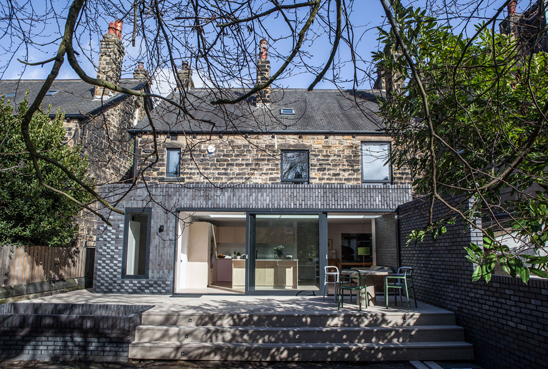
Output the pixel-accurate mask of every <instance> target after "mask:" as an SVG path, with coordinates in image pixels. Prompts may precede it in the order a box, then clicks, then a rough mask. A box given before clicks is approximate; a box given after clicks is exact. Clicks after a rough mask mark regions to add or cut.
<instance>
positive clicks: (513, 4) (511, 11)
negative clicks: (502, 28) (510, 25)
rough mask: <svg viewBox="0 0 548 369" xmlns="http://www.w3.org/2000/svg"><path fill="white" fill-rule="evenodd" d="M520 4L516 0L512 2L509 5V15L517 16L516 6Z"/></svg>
mask: <svg viewBox="0 0 548 369" xmlns="http://www.w3.org/2000/svg"><path fill="white" fill-rule="evenodd" d="M517 4H518V2H517V1H516V0H514V1H510V2H509V3H508V15H516V14H518V12H517V11H516V5H517Z"/></svg>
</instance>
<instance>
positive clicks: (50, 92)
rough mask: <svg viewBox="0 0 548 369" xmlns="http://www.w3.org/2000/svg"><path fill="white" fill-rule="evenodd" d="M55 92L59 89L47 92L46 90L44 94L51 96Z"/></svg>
mask: <svg viewBox="0 0 548 369" xmlns="http://www.w3.org/2000/svg"><path fill="white" fill-rule="evenodd" d="M57 93H59V90H49V91H48V92H46V96H53V95H55V94H57Z"/></svg>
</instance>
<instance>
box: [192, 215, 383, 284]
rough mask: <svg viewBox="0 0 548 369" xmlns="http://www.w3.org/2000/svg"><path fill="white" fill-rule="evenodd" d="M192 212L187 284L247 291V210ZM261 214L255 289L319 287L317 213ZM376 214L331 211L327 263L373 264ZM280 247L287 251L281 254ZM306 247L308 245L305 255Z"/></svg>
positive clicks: (346, 266) (336, 264) (338, 264)
mask: <svg viewBox="0 0 548 369" xmlns="http://www.w3.org/2000/svg"><path fill="white" fill-rule="evenodd" d="M189 215H190V216H189V217H188V219H187V220H186V222H187V227H188V228H187V229H188V234H189V238H188V240H189V243H188V252H187V256H188V262H187V263H188V264H187V267H186V274H187V276H188V281H187V285H186V288H187V289H189V290H192V289H196V288H202V289H204V288H207V289H214V290H216V292H222V291H226V292H232V293H243V292H244V291H245V274H246V270H245V267H246V265H245V263H246V258H247V255H246V214H245V213H243V212H195V213H189ZM257 217H258V218H257V225H256V228H255V230H256V232H255V237H256V251H255V252H256V255H255V256H256V261H255V286H253V288H252V289H255V290H271V289H283V290H317V289H318V288H319V283H320V281H319V255H318V250H319V249H318V247H317V244H318V243H319V241H318V238H317V237H315V238H314V239H311V238H310V235H311V234H312V235H314V233H315V234H316V235H318V231H317V226H316V225H315V224H316V223H317V222H318V221H317V217H316V219H315V220H314V219H308V220H307V219H304V220H305V221H308V223H306V222H304V223H303V219H296V218H306V216H302V215H301V216H287V215H280V216H264V217H265V218H271V219H262V220H260V219H259V216H257ZM284 217H288V218H285V219H284ZM310 217H313V216H310ZM374 218H375V216H374V215H363V214H361V215H360V214H341V213H333V214H331V213H330V214H328V265H333V266H337V267H338V268H339V270H341V269H344V268H352V267H357V266H364V267H367V266H370V265H372V264H373V260H374ZM265 222H266V223H265ZM307 224H308V225H307ZM311 227H312V228H311ZM303 237H304V238H303ZM299 245H301V246H299ZM302 245H305V246H302ZM280 246H282V247H281V249H282V250H281V253H278V252H279V251H280V250H279V249H280ZM311 247H312V248H311ZM304 248H307V254H306V255H305V254H304V253H303V250H304ZM276 249H278V250H276ZM299 250H300V251H299ZM311 250H312V251H311ZM303 255H305V256H303ZM211 292H214V291H211Z"/></svg>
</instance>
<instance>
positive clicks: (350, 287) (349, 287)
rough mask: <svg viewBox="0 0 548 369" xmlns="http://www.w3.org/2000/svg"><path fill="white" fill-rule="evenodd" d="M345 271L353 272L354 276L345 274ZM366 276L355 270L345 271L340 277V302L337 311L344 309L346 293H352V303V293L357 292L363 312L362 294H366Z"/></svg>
mask: <svg viewBox="0 0 548 369" xmlns="http://www.w3.org/2000/svg"><path fill="white" fill-rule="evenodd" d="M345 271H352V272H353V274H352V275H347V274H343V272H345ZM365 279H366V275H365V274H364V275H362V274H361V273H360V271H359V270H355V269H346V270H345V269H343V270H341V274H340V277H339V287H338V290H339V302H338V304H337V310H340V309H341V307H344V291H350V302H352V291H357V297H356V299H357V300H358V304H359V310H360V311H361V310H362V298H361V292H362V290H364V292H365V293H366V280H365ZM368 305H369V304H368V302H367V298H366V299H365V308H366V309H367V307H368Z"/></svg>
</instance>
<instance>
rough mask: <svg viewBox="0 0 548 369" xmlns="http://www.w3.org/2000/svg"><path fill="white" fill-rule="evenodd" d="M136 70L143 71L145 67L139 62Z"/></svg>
mask: <svg viewBox="0 0 548 369" xmlns="http://www.w3.org/2000/svg"><path fill="white" fill-rule="evenodd" d="M137 69H145V66H144V64H143V62H139V65H138V66H137Z"/></svg>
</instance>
